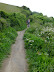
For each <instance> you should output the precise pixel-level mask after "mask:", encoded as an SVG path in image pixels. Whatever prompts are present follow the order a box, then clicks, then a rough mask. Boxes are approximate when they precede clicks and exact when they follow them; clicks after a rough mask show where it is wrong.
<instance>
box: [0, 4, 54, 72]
mask: <svg viewBox="0 0 54 72" xmlns="http://www.w3.org/2000/svg"><path fill="white" fill-rule="evenodd" d="M28 18H30V20H31V26H30V28H28V29H27V30H26V32H25V34H24V41H25V49H26V55H27V56H26V58H27V61H28V65H29V67H28V68H29V71H28V72H54V18H53V17H47V16H43V14H42V13H38V12H31V11H30V9H29V8H27V7H26V6H22V7H18V6H11V5H7V4H2V3H0V65H1V63H2V61H3V59H4V58H6V57H7V56H8V55H9V54H10V51H11V48H10V46H11V44H12V43H13V42H14V41H15V38H16V36H17V33H16V31H15V30H17V31H19V30H23V29H25V28H26V20H27V19H28Z"/></svg>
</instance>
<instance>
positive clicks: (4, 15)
mask: <svg viewBox="0 0 54 72" xmlns="http://www.w3.org/2000/svg"><path fill="white" fill-rule="evenodd" d="M30 13H31V11H30V10H29V8H27V7H26V6H23V7H17V6H13V5H8V4H3V3H0V16H1V17H0V66H1V65H2V62H3V60H4V59H5V58H6V57H8V55H9V54H10V52H11V45H12V43H14V41H15V38H16V37H17V32H16V30H17V31H19V30H24V29H25V28H26V27H27V26H26V20H27V18H28V16H29V15H30Z"/></svg>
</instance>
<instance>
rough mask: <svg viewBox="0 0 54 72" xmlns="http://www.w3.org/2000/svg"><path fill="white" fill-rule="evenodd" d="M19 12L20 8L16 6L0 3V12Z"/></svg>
mask: <svg viewBox="0 0 54 72" xmlns="http://www.w3.org/2000/svg"><path fill="white" fill-rule="evenodd" d="M21 10H22V8H19V7H17V6H13V5H8V4H4V3H0V11H4V12H7V13H14V12H21Z"/></svg>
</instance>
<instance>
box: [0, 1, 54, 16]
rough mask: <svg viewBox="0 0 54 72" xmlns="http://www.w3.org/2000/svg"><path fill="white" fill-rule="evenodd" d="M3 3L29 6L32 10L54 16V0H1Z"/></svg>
mask: <svg viewBox="0 0 54 72" xmlns="http://www.w3.org/2000/svg"><path fill="white" fill-rule="evenodd" d="M0 2H2V3H6V4H11V5H15V6H23V5H25V6H27V7H29V8H30V10H31V11H36V12H41V13H43V14H44V15H47V16H48V17H50V16H52V17H54V0H0Z"/></svg>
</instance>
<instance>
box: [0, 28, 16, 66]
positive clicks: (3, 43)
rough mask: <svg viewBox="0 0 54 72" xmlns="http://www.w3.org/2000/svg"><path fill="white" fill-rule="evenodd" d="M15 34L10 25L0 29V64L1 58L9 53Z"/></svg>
mask: <svg viewBox="0 0 54 72" xmlns="http://www.w3.org/2000/svg"><path fill="white" fill-rule="evenodd" d="M16 36H17V33H16V31H15V30H14V29H13V28H11V27H8V28H5V29H3V30H2V31H0V66H1V63H2V62H3V59H4V58H6V57H7V56H8V55H9V54H10V52H11V44H12V43H14V41H15V38H16Z"/></svg>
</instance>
